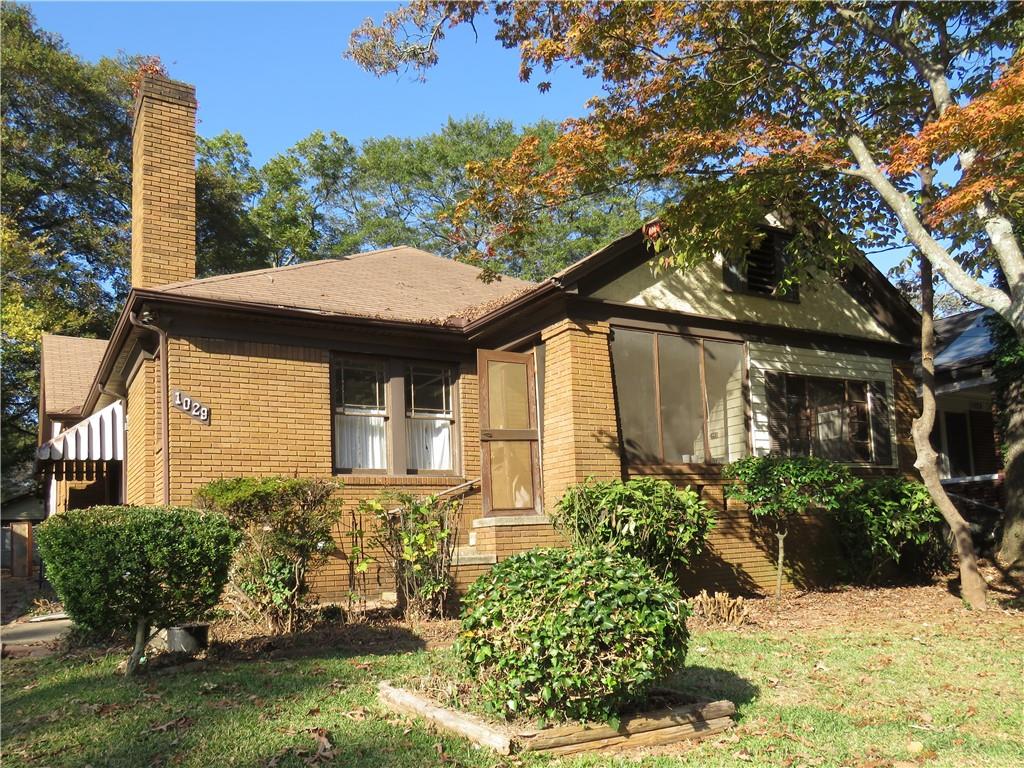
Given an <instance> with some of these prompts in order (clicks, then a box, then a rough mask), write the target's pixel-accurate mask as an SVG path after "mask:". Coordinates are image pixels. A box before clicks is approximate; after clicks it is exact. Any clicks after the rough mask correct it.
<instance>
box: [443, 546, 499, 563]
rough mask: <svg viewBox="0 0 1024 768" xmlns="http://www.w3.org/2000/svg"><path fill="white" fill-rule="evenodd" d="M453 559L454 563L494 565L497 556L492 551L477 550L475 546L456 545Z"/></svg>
mask: <svg viewBox="0 0 1024 768" xmlns="http://www.w3.org/2000/svg"><path fill="white" fill-rule="evenodd" d="M453 560H454V564H455V565H494V564H495V563H496V562H498V556H497V555H495V554H494V553H493V552H479V551H477V548H476V546H458V547H456V548H455V556H454V558H453Z"/></svg>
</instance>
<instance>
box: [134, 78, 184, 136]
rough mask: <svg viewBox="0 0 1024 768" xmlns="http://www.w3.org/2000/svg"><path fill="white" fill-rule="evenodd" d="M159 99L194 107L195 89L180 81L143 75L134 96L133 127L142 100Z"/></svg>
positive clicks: (136, 122) (137, 120)
mask: <svg viewBox="0 0 1024 768" xmlns="http://www.w3.org/2000/svg"><path fill="white" fill-rule="evenodd" d="M146 98H151V99H160V100H161V101H170V102H172V103H174V104H180V105H181V106H183V107H191V108H192V109H195V107H196V87H195V86H194V85H192V84H191V83H183V82H181V81H180V80H171V79H170V78H169V77H164V76H163V75H154V74H152V73H149V72H146V73H143V75H142V77H141V78H140V79H139V83H138V90H137V91H136V94H135V112H134V115H133V122H132V124H133V125H137V124H138V122H139V112H140V111H141V110H142V101H143V99H146Z"/></svg>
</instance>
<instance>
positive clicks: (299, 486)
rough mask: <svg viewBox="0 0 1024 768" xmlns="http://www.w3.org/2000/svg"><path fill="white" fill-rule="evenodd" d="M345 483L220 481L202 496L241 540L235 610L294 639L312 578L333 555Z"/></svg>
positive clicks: (235, 575) (207, 506)
mask: <svg viewBox="0 0 1024 768" xmlns="http://www.w3.org/2000/svg"><path fill="white" fill-rule="evenodd" d="M339 487H340V484H339V483H336V482H333V481H330V480H317V479H307V478H296V477H235V478H226V479H223V480H215V481H213V482H212V483H209V484H207V485H206V486H204V487H203V488H201V489H200V490H199V492H198V493H197V494H196V502H197V503H198V505H199V506H200V507H202V508H203V509H214V510H217V511H219V512H222V513H224V515H226V516H227V518H228V520H230V521H231V524H232V525H233V526H235V528H237V529H238V530H239V531H240V532H241V533H242V537H243V538H242V546H240V547H239V548H238V553H237V555H236V557H235V560H234V562H233V563H232V567H231V585H232V587H233V589H232V591H231V597H232V600H231V602H232V603H233V607H234V608H235V609H236V610H238V611H241V612H243V613H247V614H249V615H250V616H253V617H256V618H260V619H262V620H263V621H265V622H266V624H267V627H268V629H269V630H270V631H271V632H274V633H280V632H292V631H294V630H295V629H296V626H297V623H298V621H299V619H300V618H301V617H302V615H303V613H304V612H305V609H306V600H307V597H308V595H309V583H308V580H307V577H308V575H309V573H310V572H311V571H314V570H316V569H317V568H319V567H321V566H323V565H324V564H325V563H326V562H327V558H328V556H329V555H330V553H331V552H332V551H333V550H334V539H333V536H332V532H333V530H334V527H335V525H336V524H337V523H338V521H339V520H340V518H341V505H340V504H339V503H338V502H337V501H336V500H335V499H334V493H335V491H337V490H338V488H339Z"/></svg>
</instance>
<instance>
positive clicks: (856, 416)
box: [846, 381, 871, 461]
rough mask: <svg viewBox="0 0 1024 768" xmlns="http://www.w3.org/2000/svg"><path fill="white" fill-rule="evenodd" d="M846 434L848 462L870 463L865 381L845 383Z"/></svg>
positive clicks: (869, 431)
mask: <svg viewBox="0 0 1024 768" xmlns="http://www.w3.org/2000/svg"><path fill="white" fill-rule="evenodd" d="M846 400H847V403H846V405H847V407H846V418H847V421H846V433H847V436H848V439H849V450H850V453H849V460H850V461H871V430H870V428H869V426H868V385H867V382H866V381H847V382H846Z"/></svg>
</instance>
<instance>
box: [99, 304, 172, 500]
mask: <svg viewBox="0 0 1024 768" xmlns="http://www.w3.org/2000/svg"><path fill="white" fill-rule="evenodd" d="M128 322H129V323H131V324H132V325H134V326H135V327H136V328H142V329H143V330H146V331H153V332H154V333H155V334H156V335H157V338H158V339H159V341H160V392H161V393H162V398H161V399H162V403H161V406H160V443H161V445H160V452H161V453H162V454H163V465H164V482H163V486H164V489H163V490H164V492H163V497H164V506H167V505H169V504H170V503H171V453H170V451H171V425H170V411H171V409H170V405H169V403H170V392H169V390H168V386H169V381H168V378H169V377H168V375H167V331H165V330H163V329H162V328H160V327H159V326H157V325H155V324H154V323H153V321H152V319H149V320H147V319H145V318H143V319H142V320H140V319H138V318H137V317H136V316H135V313H134V312H129V313H128ZM97 387H99V384H97ZM100 389H101V390H102V387H100Z"/></svg>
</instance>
